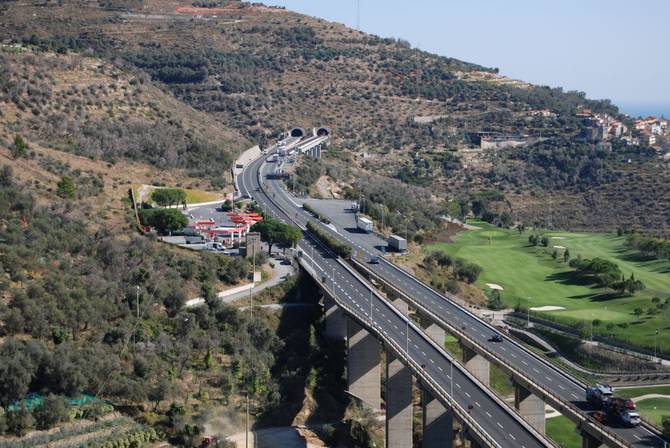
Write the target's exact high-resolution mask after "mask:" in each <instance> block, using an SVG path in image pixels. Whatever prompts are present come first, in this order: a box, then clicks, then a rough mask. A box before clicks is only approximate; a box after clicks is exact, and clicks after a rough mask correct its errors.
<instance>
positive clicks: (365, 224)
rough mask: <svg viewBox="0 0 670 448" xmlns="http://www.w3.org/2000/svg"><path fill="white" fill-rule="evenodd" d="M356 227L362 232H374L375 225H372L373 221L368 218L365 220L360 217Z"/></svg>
mask: <svg viewBox="0 0 670 448" xmlns="http://www.w3.org/2000/svg"><path fill="white" fill-rule="evenodd" d="M356 227H358V228H359V229H360V230H362V231H363V232H368V233H370V232H372V230H373V229H374V225H373V224H372V221H370V220H369V219H368V218H363V217H359V218H358V221H357V222H356Z"/></svg>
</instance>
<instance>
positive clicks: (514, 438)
mask: <svg viewBox="0 0 670 448" xmlns="http://www.w3.org/2000/svg"><path fill="white" fill-rule="evenodd" d="M509 436H510V437H511V438H512V440H516V437H514V436H513V435H512V433H511V432H510V433H509Z"/></svg>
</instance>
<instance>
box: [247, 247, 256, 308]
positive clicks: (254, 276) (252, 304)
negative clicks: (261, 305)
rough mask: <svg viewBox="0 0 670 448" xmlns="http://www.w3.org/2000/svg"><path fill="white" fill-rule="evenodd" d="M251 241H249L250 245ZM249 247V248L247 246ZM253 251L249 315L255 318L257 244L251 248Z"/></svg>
mask: <svg viewBox="0 0 670 448" xmlns="http://www.w3.org/2000/svg"><path fill="white" fill-rule="evenodd" d="M248 244H249V243H247V245H248ZM247 249H249V248H247ZM251 253H252V254H253V256H252V260H253V262H252V266H253V268H252V269H253V270H252V272H251V288H249V316H250V317H251V320H253V319H254V295H253V291H254V285H255V282H254V281H255V280H256V244H254V246H253V249H252V250H251Z"/></svg>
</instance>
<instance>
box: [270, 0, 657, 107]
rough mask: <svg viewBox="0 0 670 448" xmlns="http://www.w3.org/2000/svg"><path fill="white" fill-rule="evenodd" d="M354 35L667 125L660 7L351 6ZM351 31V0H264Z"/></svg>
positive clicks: (513, 2) (619, 3) (627, 2)
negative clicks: (603, 102) (581, 96)
mask: <svg viewBox="0 0 670 448" xmlns="http://www.w3.org/2000/svg"><path fill="white" fill-rule="evenodd" d="M358 1H359V2H360V29H361V30H362V31H365V32H368V33H372V34H376V35H379V36H382V37H399V38H402V39H405V40H408V41H409V42H410V43H411V44H412V46H414V47H419V48H421V49H422V50H426V51H430V52H432V53H437V54H440V55H444V56H450V57H455V58H458V59H462V60H464V61H467V62H474V63H477V64H481V65H484V66H487V67H498V68H499V69H500V73H501V74H503V75H506V76H510V77H512V78H516V79H522V80H524V81H528V82H532V83H534V84H542V85H550V86H552V87H556V86H561V87H563V88H564V89H566V90H580V91H583V92H586V94H587V96H588V97H589V98H594V99H600V98H610V99H612V100H613V101H614V102H615V103H616V104H617V105H619V106H620V107H621V109H622V111H623V112H627V113H631V114H657V115H661V114H663V113H664V114H665V116H666V117H670V85H669V82H670V57H668V55H669V54H670V26H669V25H668V23H670V1H668V0H647V1H644V2H642V1H639V2H638V1H635V0H413V1H400V0H358ZM265 3H266V4H270V5H277V6H285V7H287V8H288V9H290V10H293V11H297V12H301V13H304V14H308V15H311V16H316V17H321V18H324V19H327V20H331V21H335V22H340V23H344V24H345V25H348V26H350V27H352V28H356V23H357V14H356V10H357V8H356V4H357V0H265Z"/></svg>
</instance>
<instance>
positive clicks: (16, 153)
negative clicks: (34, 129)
mask: <svg viewBox="0 0 670 448" xmlns="http://www.w3.org/2000/svg"><path fill="white" fill-rule="evenodd" d="M11 152H12V157H13V158H15V159H18V158H19V157H26V156H27V155H28V143H26V141H25V140H24V139H23V137H22V136H21V135H19V134H16V136H14V144H13V145H12V147H11Z"/></svg>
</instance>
